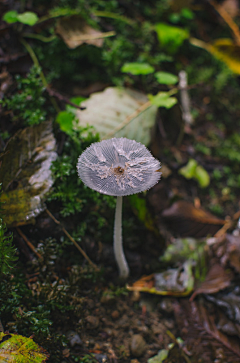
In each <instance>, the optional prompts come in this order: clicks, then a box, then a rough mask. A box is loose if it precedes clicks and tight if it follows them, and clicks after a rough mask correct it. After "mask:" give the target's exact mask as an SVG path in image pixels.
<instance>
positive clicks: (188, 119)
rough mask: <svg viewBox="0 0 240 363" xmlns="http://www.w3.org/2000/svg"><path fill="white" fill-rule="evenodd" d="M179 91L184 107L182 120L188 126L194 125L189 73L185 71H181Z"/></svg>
mask: <svg viewBox="0 0 240 363" xmlns="http://www.w3.org/2000/svg"><path fill="white" fill-rule="evenodd" d="M178 76H179V89H180V99H181V106H182V118H183V121H184V122H185V123H186V124H187V125H192V124H193V118H192V115H191V112H190V98H189V94H188V92H187V89H186V87H187V73H186V72H185V71H183V70H182V71H180V72H179V74H178Z"/></svg>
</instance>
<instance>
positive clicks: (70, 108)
mask: <svg viewBox="0 0 240 363" xmlns="http://www.w3.org/2000/svg"><path fill="white" fill-rule="evenodd" d="M85 100H86V98H85V97H80V96H79V97H72V98H70V101H71V102H72V103H74V104H75V105H77V106H80V104H81V103H82V102H83V101H85ZM66 111H68V112H71V113H72V114H73V115H76V113H77V108H76V107H73V106H71V105H67V106H66Z"/></svg>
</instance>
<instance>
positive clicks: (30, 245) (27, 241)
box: [16, 227, 42, 259]
mask: <svg viewBox="0 0 240 363" xmlns="http://www.w3.org/2000/svg"><path fill="white" fill-rule="evenodd" d="M16 230H17V231H18V233H19V234H20V236H21V237H22V238H23V239H24V241H25V242H26V244H27V245H28V247H29V248H30V249H31V250H32V251H33V252H34V253H35V255H36V256H37V257H38V258H40V259H41V258H42V256H41V255H40V253H38V252H37V251H36V249H35V247H34V246H33V244H32V243H31V242H30V241H29V240H28V239H27V237H26V236H25V234H24V233H23V232H22V231H21V229H20V228H19V227H17V228H16Z"/></svg>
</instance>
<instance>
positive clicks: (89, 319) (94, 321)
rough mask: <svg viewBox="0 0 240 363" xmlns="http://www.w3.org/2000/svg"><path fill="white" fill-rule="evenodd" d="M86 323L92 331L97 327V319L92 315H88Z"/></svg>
mask: <svg viewBox="0 0 240 363" xmlns="http://www.w3.org/2000/svg"><path fill="white" fill-rule="evenodd" d="M86 321H87V322H88V325H89V326H90V327H91V328H92V329H96V328H98V326H99V319H98V318H97V317H96V316H93V315H88V316H87V317H86Z"/></svg>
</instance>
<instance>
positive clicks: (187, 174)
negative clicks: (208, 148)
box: [179, 159, 198, 179]
mask: <svg viewBox="0 0 240 363" xmlns="http://www.w3.org/2000/svg"><path fill="white" fill-rule="evenodd" d="M197 165H198V163H197V161H196V160H194V159H190V160H189V161H188V163H187V165H185V166H183V167H182V168H181V169H180V170H179V174H181V175H182V176H184V178H186V179H192V178H194V175H195V171H196V167H197Z"/></svg>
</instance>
